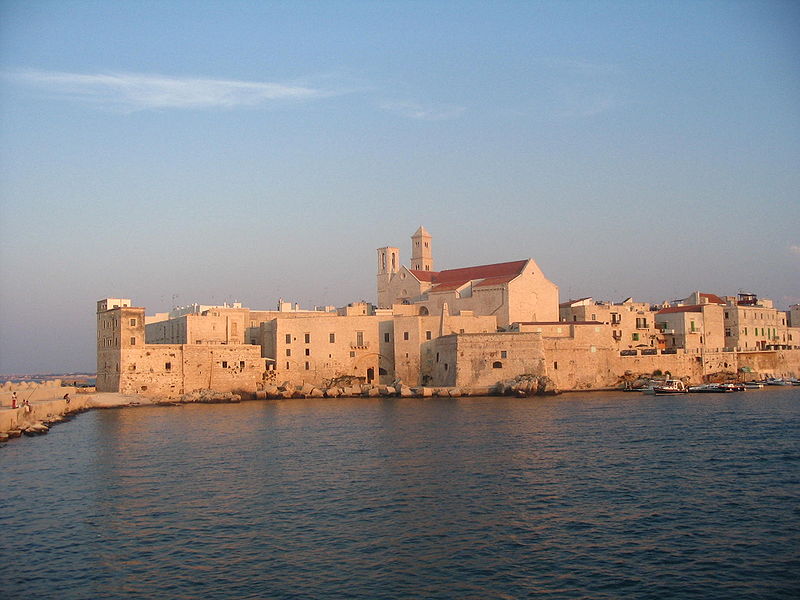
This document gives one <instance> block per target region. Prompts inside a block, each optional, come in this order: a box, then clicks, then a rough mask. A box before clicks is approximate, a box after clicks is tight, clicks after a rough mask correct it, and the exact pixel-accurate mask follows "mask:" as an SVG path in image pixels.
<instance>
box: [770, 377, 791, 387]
mask: <svg viewBox="0 0 800 600" xmlns="http://www.w3.org/2000/svg"><path fill="white" fill-rule="evenodd" d="M765 383H766V384H767V385H792V384H791V383H789V382H788V381H786V380H785V379H779V378H777V377H773V378H772V379H767V381H765Z"/></svg>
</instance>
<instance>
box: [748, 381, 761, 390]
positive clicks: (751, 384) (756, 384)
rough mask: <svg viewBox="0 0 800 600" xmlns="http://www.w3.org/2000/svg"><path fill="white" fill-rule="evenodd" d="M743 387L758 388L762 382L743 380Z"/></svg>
mask: <svg viewBox="0 0 800 600" xmlns="http://www.w3.org/2000/svg"><path fill="white" fill-rule="evenodd" d="M744 387H745V389H747V390H760V389H761V388H763V387H764V384H763V383H762V382H761V381H745V382H744Z"/></svg>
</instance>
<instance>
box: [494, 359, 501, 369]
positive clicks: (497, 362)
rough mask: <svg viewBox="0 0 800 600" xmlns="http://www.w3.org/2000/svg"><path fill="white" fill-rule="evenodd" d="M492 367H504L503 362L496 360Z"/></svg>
mask: <svg viewBox="0 0 800 600" xmlns="http://www.w3.org/2000/svg"><path fill="white" fill-rule="evenodd" d="M492 368H493V369H502V368H503V363H501V362H500V361H499V360H496V361H494V362H493V363H492Z"/></svg>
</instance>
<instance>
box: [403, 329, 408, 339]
mask: <svg viewBox="0 0 800 600" xmlns="http://www.w3.org/2000/svg"><path fill="white" fill-rule="evenodd" d="M403 339H404V340H406V341H407V340H408V332H407V331H404V332H403Z"/></svg>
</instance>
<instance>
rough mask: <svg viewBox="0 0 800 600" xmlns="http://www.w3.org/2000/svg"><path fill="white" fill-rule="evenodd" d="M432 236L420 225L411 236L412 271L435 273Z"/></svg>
mask: <svg viewBox="0 0 800 600" xmlns="http://www.w3.org/2000/svg"><path fill="white" fill-rule="evenodd" d="M431 239H432V238H431V234H430V233H428V232H427V231H426V230H425V228H424V227H423V226H422V225H420V227H419V229H417V231H416V233H415V234H414V235H412V236H411V270H412V271H433V251H432V250H431Z"/></svg>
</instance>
